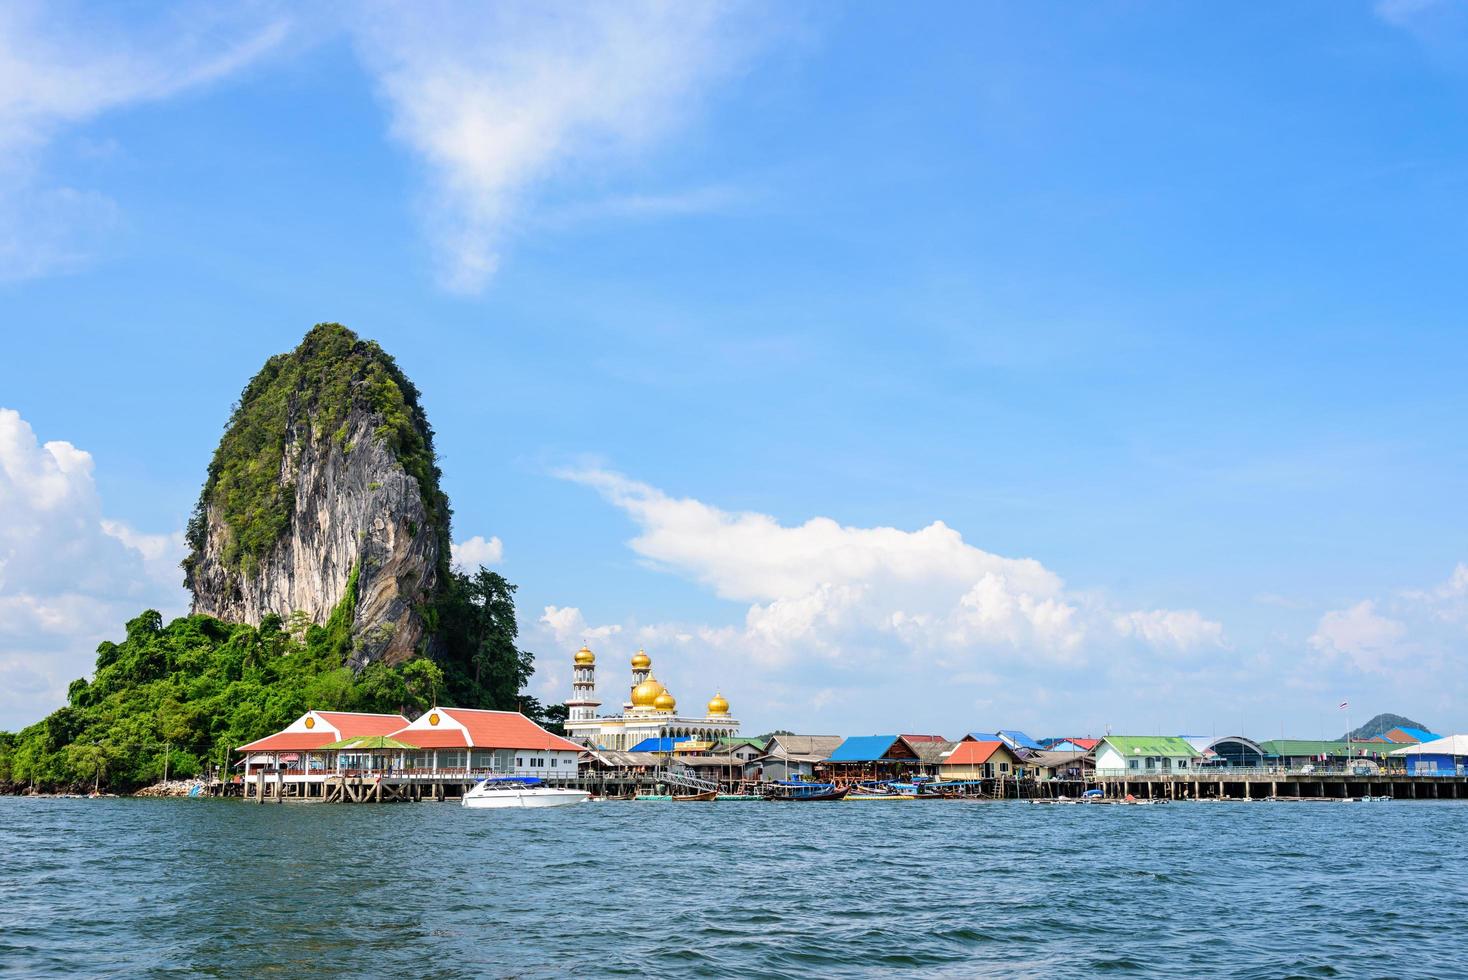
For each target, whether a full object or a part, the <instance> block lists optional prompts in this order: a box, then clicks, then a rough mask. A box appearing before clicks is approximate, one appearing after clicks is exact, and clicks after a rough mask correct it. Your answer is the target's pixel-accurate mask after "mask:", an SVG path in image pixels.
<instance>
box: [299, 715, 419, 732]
mask: <svg viewBox="0 0 1468 980" xmlns="http://www.w3.org/2000/svg"><path fill="white" fill-rule="evenodd" d="M316 714H317V716H318V717H320V718H322V719H324V720H325V721H326V723H327V724H328V725H331V726H332V727H333V728H335V729H336V730H337V731H339V732H341V733H342V738H357V737H358V736H361V735H391V734H392V733H393V732H395V731H397V730H398V729H399V728H402V727H403V726H404V725H406V724H407V723H408V719H406V718H404V717H403V716H402V715H369V714H364V713H362V712H357V711H318V712H316Z"/></svg>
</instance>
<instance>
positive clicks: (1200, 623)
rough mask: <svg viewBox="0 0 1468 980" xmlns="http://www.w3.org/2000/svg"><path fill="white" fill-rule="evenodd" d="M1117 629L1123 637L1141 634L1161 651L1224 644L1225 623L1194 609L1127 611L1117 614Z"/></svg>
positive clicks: (1220, 645)
mask: <svg viewBox="0 0 1468 980" xmlns="http://www.w3.org/2000/svg"><path fill="white" fill-rule="evenodd" d="M1116 630H1117V632H1118V633H1120V634H1121V635H1122V636H1137V637H1141V638H1142V639H1144V640H1146V641H1147V642H1148V643H1149V644H1151V645H1152V646H1153V647H1155V648H1157V649H1159V650H1167V649H1172V650H1194V649H1197V648H1198V647H1203V646H1213V647H1222V646H1223V645H1224V641H1223V627H1222V625H1220V624H1219V623H1215V622H1212V621H1210V620H1207V619H1204V618H1203V617H1202V616H1201V615H1199V614H1198V613H1197V612H1195V611H1194V610H1191V609H1184V610H1177V609H1153V610H1151V611H1150V612H1129V613H1125V614H1123V615H1121V616H1118V617H1116Z"/></svg>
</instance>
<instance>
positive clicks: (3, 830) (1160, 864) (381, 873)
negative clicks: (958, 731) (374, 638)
mask: <svg viewBox="0 0 1468 980" xmlns="http://www.w3.org/2000/svg"><path fill="white" fill-rule="evenodd" d="M1465 943H1468V803H1464V804H1457V803H1448V802H1442V803H1437V802H1432V803H1429V802H1420V803H1411V802H1396V803H1375V804H1350V805H1340V804H1260V803H1256V804H1243V803H1218V804H1172V805H1168V806H1154V807H1076V806H1072V807H1046V806H1031V805H1028V804H1024V803H1017V802H987V803H983V802H978V803H975V802H921V803H860V804H855V803H833V804H782V805H776V804H766V803H722V804H679V803H592V804H586V805H583V806H579V807H566V808H562V809H556V810H531V811H518V812H517V811H501V812H495V811H470V810H465V809H463V808H461V807H459V806H457V805H454V804H434V803H422V804H397V805H384V806H326V805H321V804H283V805H273V804H266V805H263V806H262V805H256V804H249V803H243V802H239V801H231V800H132V799H114V800H95V801H91V800H56V799H19V798H0V974H5V975H16V976H27V977H30V976H47V975H72V976H75V975H80V976H104V975H126V976H170V975H178V976H185V975H189V976H193V975H214V976H224V975H228V976H262V975H264V976H271V975H275V976H288V977H296V976H306V975H312V976H332V975H336V974H355V975H393V976H412V977H415V978H423V977H460V976H486V977H559V976H567V975H576V976H580V977H588V976H608V975H623V976H656V977H685V976H762V977H763V976H771V977H801V978H809V977H826V976H869V975H882V974H899V975H904V976H935V977H968V976H985V975H1005V976H1037V977H1051V976H1093V975H1097V974H1118V975H1135V976H1155V977H1182V976H1236V977H1283V976H1305V977H1314V976H1363V977H1366V976H1443V977H1448V976H1462V975H1464V974H1465V973H1468V956H1465V955H1464V945H1465Z"/></svg>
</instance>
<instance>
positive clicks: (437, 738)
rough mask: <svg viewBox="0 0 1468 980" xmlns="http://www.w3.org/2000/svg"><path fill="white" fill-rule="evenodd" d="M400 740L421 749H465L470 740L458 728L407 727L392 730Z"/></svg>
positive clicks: (394, 736)
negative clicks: (395, 730)
mask: <svg viewBox="0 0 1468 980" xmlns="http://www.w3.org/2000/svg"><path fill="white" fill-rule="evenodd" d="M391 734H392V737H393V738H395V739H397V740H398V741H399V742H403V743H405V744H407V745H412V746H414V747H416V748H420V749H465V748H468V747H469V740H468V739H466V738H465V737H464V733H463V732H461V731H459V730H458V729H457V728H405V729H403V730H402V731H400V732H392V733H391Z"/></svg>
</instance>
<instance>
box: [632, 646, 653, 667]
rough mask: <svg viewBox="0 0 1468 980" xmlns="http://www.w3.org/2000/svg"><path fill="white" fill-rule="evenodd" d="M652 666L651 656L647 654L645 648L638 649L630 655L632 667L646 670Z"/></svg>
mask: <svg viewBox="0 0 1468 980" xmlns="http://www.w3.org/2000/svg"><path fill="white" fill-rule="evenodd" d="M651 666H652V658H651V657H649V656H648V655H647V651H646V650H638V651H637V652H636V653H634V654H633V655H632V669H633V670H646V669H647V668H649V667H651Z"/></svg>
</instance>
